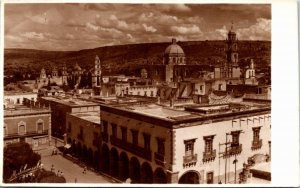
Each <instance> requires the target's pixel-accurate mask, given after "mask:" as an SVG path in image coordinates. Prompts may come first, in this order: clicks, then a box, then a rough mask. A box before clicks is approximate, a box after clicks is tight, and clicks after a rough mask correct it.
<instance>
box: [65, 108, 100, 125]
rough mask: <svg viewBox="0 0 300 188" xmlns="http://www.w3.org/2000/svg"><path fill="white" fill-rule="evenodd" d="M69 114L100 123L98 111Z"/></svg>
mask: <svg viewBox="0 0 300 188" xmlns="http://www.w3.org/2000/svg"><path fill="white" fill-rule="evenodd" d="M70 115H71V116H74V117H77V118H80V119H83V120H86V121H89V122H91V123H95V124H100V122H101V118H100V112H99V111H93V112H80V113H72V114H70Z"/></svg>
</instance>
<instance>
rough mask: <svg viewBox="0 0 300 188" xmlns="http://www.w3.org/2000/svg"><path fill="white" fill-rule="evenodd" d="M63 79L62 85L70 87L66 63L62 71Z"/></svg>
mask: <svg viewBox="0 0 300 188" xmlns="http://www.w3.org/2000/svg"><path fill="white" fill-rule="evenodd" d="M61 74H62V75H61V78H62V84H63V85H68V72H67V66H66V63H64V65H63V67H62V71H61Z"/></svg>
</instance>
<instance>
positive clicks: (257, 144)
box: [251, 127, 262, 150]
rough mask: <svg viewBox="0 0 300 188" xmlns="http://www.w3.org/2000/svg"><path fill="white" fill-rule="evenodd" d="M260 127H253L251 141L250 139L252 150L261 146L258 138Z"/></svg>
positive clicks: (260, 140)
mask: <svg viewBox="0 0 300 188" xmlns="http://www.w3.org/2000/svg"><path fill="white" fill-rule="evenodd" d="M260 128H261V127H253V128H252V130H253V141H252V147H251V149H252V150H257V149H260V148H261V147H262V139H260V136H259V133H260Z"/></svg>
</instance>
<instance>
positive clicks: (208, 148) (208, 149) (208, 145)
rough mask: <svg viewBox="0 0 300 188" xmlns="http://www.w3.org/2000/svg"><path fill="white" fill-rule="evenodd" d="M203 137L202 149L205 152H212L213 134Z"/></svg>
mask: <svg viewBox="0 0 300 188" xmlns="http://www.w3.org/2000/svg"><path fill="white" fill-rule="evenodd" d="M203 139H204V142H205V146H204V147H205V148H204V151H205V152H206V153H212V152H213V139H214V135H212V136H204V137H203Z"/></svg>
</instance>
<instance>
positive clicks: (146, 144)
mask: <svg viewBox="0 0 300 188" xmlns="http://www.w3.org/2000/svg"><path fill="white" fill-rule="evenodd" d="M143 136H144V148H145V150H146V151H150V139H151V136H150V134H147V133H143Z"/></svg>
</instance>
